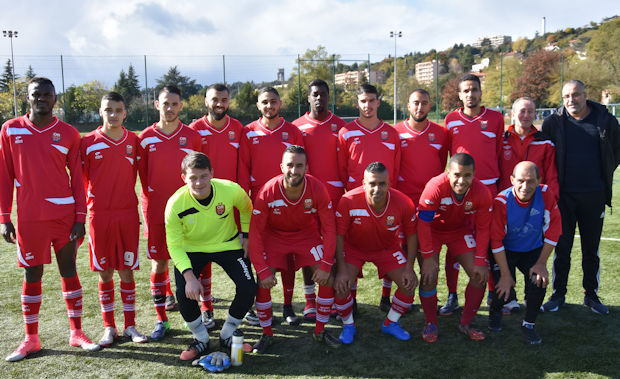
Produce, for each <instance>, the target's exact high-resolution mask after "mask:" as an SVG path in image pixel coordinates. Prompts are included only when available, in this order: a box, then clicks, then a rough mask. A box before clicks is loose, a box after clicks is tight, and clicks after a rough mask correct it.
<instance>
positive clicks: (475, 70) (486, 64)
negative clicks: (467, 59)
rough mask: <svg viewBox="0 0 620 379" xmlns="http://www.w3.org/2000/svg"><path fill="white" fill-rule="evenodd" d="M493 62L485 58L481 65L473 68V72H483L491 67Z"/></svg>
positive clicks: (475, 65)
mask: <svg viewBox="0 0 620 379" xmlns="http://www.w3.org/2000/svg"><path fill="white" fill-rule="evenodd" d="M490 62H491V60H490V59H489V58H483V59H482V60H481V61H480V63H476V64H474V65H472V66H471V71H472V72H482V70H484V69H485V68H487V67H489V63H490Z"/></svg>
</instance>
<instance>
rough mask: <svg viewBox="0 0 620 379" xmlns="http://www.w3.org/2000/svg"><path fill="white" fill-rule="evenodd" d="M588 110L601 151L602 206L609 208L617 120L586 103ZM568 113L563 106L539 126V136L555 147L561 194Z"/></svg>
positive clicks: (619, 133) (618, 141)
mask: <svg viewBox="0 0 620 379" xmlns="http://www.w3.org/2000/svg"><path fill="white" fill-rule="evenodd" d="M588 106H589V107H590V109H593V110H595V112H596V115H597V119H596V127H597V129H598V134H599V137H600V138H599V144H600V151H601V169H602V171H603V172H601V176H602V178H603V181H604V182H605V204H607V205H608V206H610V207H611V194H612V192H611V185H612V182H613V176H614V170H615V169H616V167H618V164H619V163H620V126H619V125H618V120H617V119H616V117H615V116H613V115H612V114H611V113H609V111H607V107H605V106H604V105H601V104H599V103H596V102H594V101H590V100H588ZM569 123H570V121H569V120H568V112H567V111H566V110H565V108H564V106H562V107H560V108H558V109H556V110H555V112H554V113H552V114H551V115H550V116H549V117H547V118H546V119H545V120H544V121H543V124H542V132H543V134H545V135H546V136H547V138H548V139H550V140H551V141H552V142H553V143H554V144H555V164H556V166H557V168H558V182H559V184H560V192H562V187H563V186H564V178H565V175H564V173H565V172H566V170H567V169H570V168H567V167H566V132H565V129H566V127H567V126H568V125H569Z"/></svg>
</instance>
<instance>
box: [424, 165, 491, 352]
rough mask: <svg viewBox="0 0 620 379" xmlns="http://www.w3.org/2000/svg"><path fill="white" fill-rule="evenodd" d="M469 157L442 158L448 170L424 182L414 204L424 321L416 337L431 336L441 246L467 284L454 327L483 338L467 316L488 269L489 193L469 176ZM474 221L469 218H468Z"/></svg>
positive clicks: (481, 292)
mask: <svg viewBox="0 0 620 379" xmlns="http://www.w3.org/2000/svg"><path fill="white" fill-rule="evenodd" d="M474 169H475V167H474V159H473V158H472V156H471V155H469V154H466V153H457V154H455V155H453V156H452V157H451V158H450V161H449V162H448V172H446V173H443V174H441V175H438V176H436V177H434V178H433V179H431V180H430V181H429V182H428V183H427V184H426V187H425V188H424V192H422V196H421V197H420V203H419V204H420V205H419V208H418V219H419V221H418V234H419V239H420V251H421V255H422V259H423V261H422V264H421V266H422V267H421V274H420V276H421V279H420V280H421V283H420V293H421V294H422V295H421V296H420V302H421V303H422V308H423V309H424V316H425V318H426V327H425V329H424V332H423V334H422V337H423V338H424V340H425V341H427V342H435V341H436V340H437V334H438V331H437V271H438V269H437V268H438V265H439V252H440V251H441V246H442V245H446V246H447V247H448V254H449V255H453V256H454V260H455V261H457V262H459V264H460V265H461V266H462V267H463V268H464V269H465V271H466V272H467V275H468V276H469V284H467V289H466V290H465V307H464V309H463V315H462V317H461V323H460V324H459V330H460V331H461V332H462V333H463V334H465V335H467V336H468V337H469V338H470V339H472V340H483V339H484V338H485V336H484V333H482V332H481V331H480V330H478V329H476V328H474V327H473V326H472V325H471V321H472V319H473V318H474V316H475V315H476V312H478V308H479V307H480V303H481V302H482V298H483V297H484V287H485V285H486V282H487V278H488V275H489V268H488V262H487V252H488V247H489V233H490V232H489V222H490V219H491V205H492V202H491V194H490V193H489V190H488V188H486V186H485V185H484V184H482V182H481V181H480V180H478V179H476V178H474ZM472 218H473V219H474V220H475V224H474V225H472V224H471V219H472Z"/></svg>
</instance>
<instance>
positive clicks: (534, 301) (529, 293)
mask: <svg viewBox="0 0 620 379" xmlns="http://www.w3.org/2000/svg"><path fill="white" fill-rule="evenodd" d="M541 251H542V246H541V247H539V248H538V249H534V250H532V251H528V252H516V251H508V250H505V253H506V261H507V263H508V269H509V270H510V275H511V276H512V279H513V280H514V281H515V282H516V281H517V276H516V269H517V268H518V269H519V271H521V273H523V276H524V278H525V294H526V295H525V300H526V302H527V307H526V310H525V317H524V319H525V321H527V322H532V323H534V322H536V316H538V311H539V309H540V306H541V305H542V303H543V300H544V298H545V293H546V292H547V289H546V288H543V287H542V286H541V287H539V286H537V285H536V284H534V283H532V281H531V280H530V277H529V274H530V268H532V266H534V264H535V263H536V262H537V261H538V258H539V257H540V252H541ZM489 256H490V259H489V261H490V263H491V268H492V270H491V273H492V275H493V279H494V280H495V283H497V282H499V279H500V277H501V274H500V271H499V266H497V263H495V259H494V258H493V253H491V254H490V255H489ZM514 295H515V293H514V288H512V289H511V290H510V297H509V300H508V301H510V298H513V299H514ZM506 302H507V301H505V300H504V299H500V298H499V297H498V296H497V291H495V293H494V294H493V299H492V300H491V308H490V312H495V313H497V314H499V315H501V314H502V307H503V306H504V304H506Z"/></svg>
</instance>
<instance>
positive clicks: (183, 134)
mask: <svg viewBox="0 0 620 379" xmlns="http://www.w3.org/2000/svg"><path fill="white" fill-rule="evenodd" d="M155 107H156V108H157V110H158V111H159V121H158V122H156V123H154V124H153V125H151V126H149V127H148V128H146V129H144V130H143V131H142V132H141V133H140V136H139V137H140V145H139V149H138V151H139V154H138V159H139V161H138V173H139V175H140V182H141V185H142V191H141V193H140V200H141V203H142V212H143V213H144V220H145V226H144V231H145V234H146V237H147V239H148V242H147V243H148V246H147V250H146V256H147V257H148V258H149V259H151V295H152V296H153V302H154V304H155V311H156V312H157V323H156V324H155V329H154V330H153V332H152V333H151V339H153V340H156V341H157V340H160V339H162V338H163V337H164V335H165V334H166V331H168V329H170V324H169V323H168V317H167V316H166V308H165V306H166V293H167V292H168V289H169V288H170V277H169V275H168V260H169V259H170V254H169V253H168V248H167V246H166V230H165V226H164V209H165V207H166V202H167V201H168V198H170V196H171V195H172V194H173V193H174V192H175V191H176V190H177V189H179V188H180V187H181V186H182V185H183V180H182V179H181V177H180V176H179V167H180V166H181V161H182V160H183V158H184V157H185V156H186V155H187V154H189V153H191V152H192V151H200V149H201V147H202V141H201V139H200V135H199V134H198V133H197V132H196V131H194V130H192V129H190V128H189V127H187V126H185V125H184V124H183V123H182V122H181V121H180V120H179V112H181V109H182V108H183V103H182V102H181V91H180V90H179V89H178V88H177V87H176V86H165V87H164V88H162V89H161V90H160V91H159V95H158V97H157V100H155Z"/></svg>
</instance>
